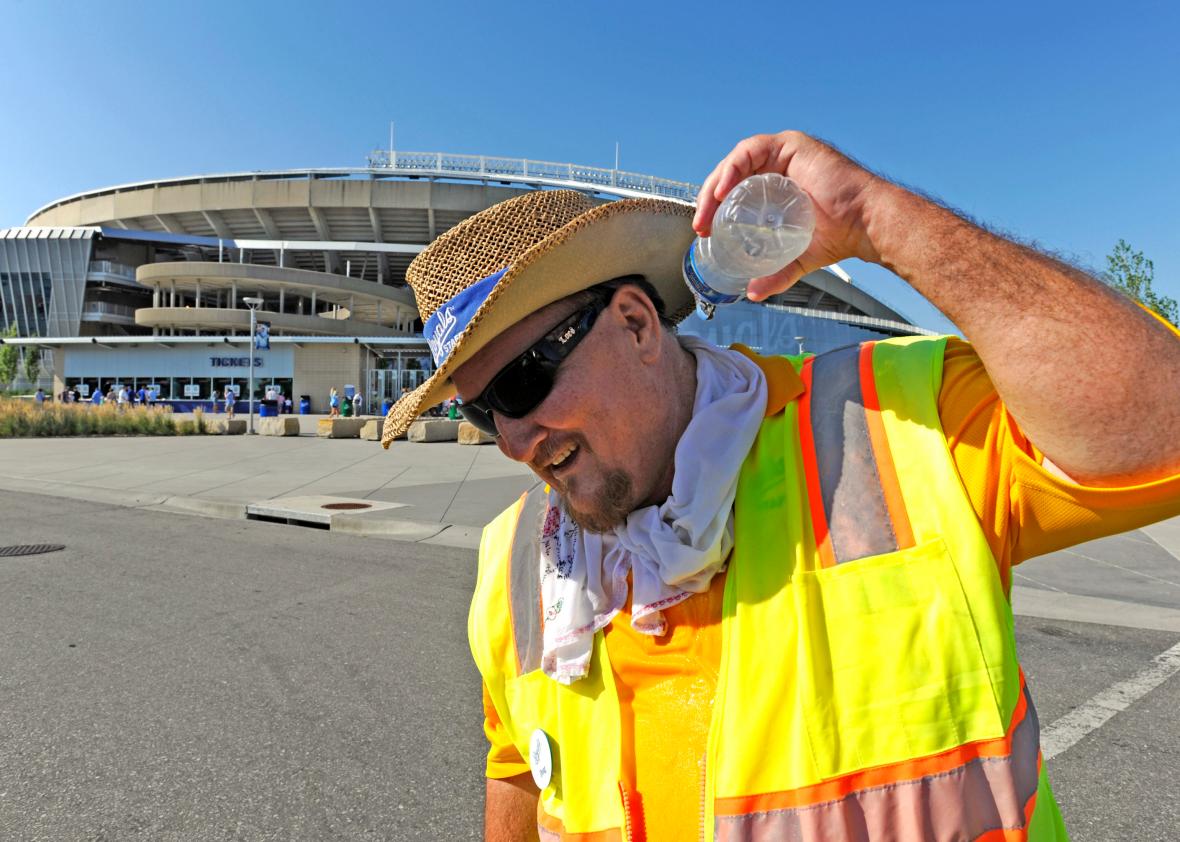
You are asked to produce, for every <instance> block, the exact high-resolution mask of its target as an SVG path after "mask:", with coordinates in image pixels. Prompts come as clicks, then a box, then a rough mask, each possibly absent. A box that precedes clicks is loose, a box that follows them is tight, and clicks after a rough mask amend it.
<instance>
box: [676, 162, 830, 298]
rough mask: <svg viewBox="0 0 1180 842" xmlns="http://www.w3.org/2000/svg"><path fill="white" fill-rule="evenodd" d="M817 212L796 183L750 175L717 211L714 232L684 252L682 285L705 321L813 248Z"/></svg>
mask: <svg viewBox="0 0 1180 842" xmlns="http://www.w3.org/2000/svg"><path fill="white" fill-rule="evenodd" d="M814 231H815V208H814V207H812V204H811V199H810V197H809V196H808V195H807V194H806V193H805V192H803V188H801V187H800V186H799V185H798V184H796V183H795V182H794V181H792V180H791V179H789V178H787V177H786V176H782V175H779V174H778V173H763V174H761V175H752V176H750V177H749V178H747V179H746V180H745V181H743V182H742V183H741V184H739V185H738V186H737V187H735V188H733V190H731V191H729V195H728V196H726V197H725V201H723V202H722V203H721V207H719V208H717V213H716V214H714V215H713V232H712V234H711V235H710V236H708V237H697V238H696V239H695V240H693V242H692V245H691V246H689V247H688V251H687V252H685V254H684V281H685V283H687V284H688V288H689V289H690V290H692V294H693V296H694V297H695V298H696V300H697V312H699V313H700V314H701V316H702V317H703V318H706V319H710V318H712V317H713V311H714V310H715V309H716V308H717V307H718V306H719V305H723V304H732V303H733V302H735V301H737V300H739V299H740V298H742V296H744V295H745V293H746V287H748V286H749V285H750V281H751V280H752V279H754V278H760V277H762V276H763V275H770V274H772V273H774V272H777V271H778V270H779V269H782V268H783V267H784V266H786V265H787V264H788V263H790V262H791V261H792V260H794V259H795V258H797V257H798V256H799V255H801V254H803V252H805V251H807V246H808V245H810V244H811V235H812V233H813V232H814Z"/></svg>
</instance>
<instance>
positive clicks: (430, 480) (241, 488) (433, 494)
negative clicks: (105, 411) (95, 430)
mask: <svg viewBox="0 0 1180 842" xmlns="http://www.w3.org/2000/svg"><path fill="white" fill-rule="evenodd" d="M313 429H314V426H313ZM535 481H536V480H535V479H534V478H533V477H532V474H531V473H530V472H529V471H528V469H527V468H525V467H524V466H523V465H520V464H517V463H515V462H512V461H511V460H509V459H507V458H505V457H504V456H503V455H502V454H501V453H500V451H499V450H498V449H497V448H496V447H495V446H494V445H458V444H455V443H451V442H440V443H431V444H415V443H409V442H405V441H398V442H394V444H393V446H392V447H390V449H389V450H388V451H385V450H382V449H381V446H380V445H379V444H378V443H377V442H369V441H361V440H359V439H320V438H314V437H304V436H300V437H298V438H272V437H269V436H191V437H179V436H178V437H173V436H169V437H160V438H152V437H127V438H123V437H108V438H60V439H5V440H0V488H4V489H7V490H11V491H26V492H32V493H37V494H49V495H55V496H62V497H70V498H74V499H82V500H91V501H98V502H108V503H111V504H113V505H122V506H137V507H146V508H161V509H167V510H172V511H181V512H189V513H192V514H202V515H207V516H211V517H236V518H242V517H246V516H247V515H248V514H253V513H252V512H251V511H250V510H251V509H257V510H258V511H259V512H265V513H266V514H259V515H258V516H259V517H260V518H263V519H270V520H276V519H277V520H282V519H284V518H283V515H282V510H283V509H284V508H289V509H290V511H291V515H290V521H291V522H310V517H308V518H305V517H303V516H302V513H305V512H307V511H308V510H309V509H318V510H319V511H320V512H321V513H322V514H323V513H326V514H328V515H330V524H331V528H332V529H333V530H339V531H343V532H348V533H350V534H356V535H369V536H373V537H381V536H384V537H394V538H401V539H404V540H422V541H427V542H430V543H440V544H448V545H451V546H461V547H476V546H478V541H479V532H480V529H481V528H482V527H483V525H484V524H486V523H487V522H488V521H489V520H491V519H492V518H493V517H495V516H496V515H497V514H498V513H499V512H500V511H502V510H503V509H504V508H505V507H506V506H508V505H509V504H510V503H511V502H512V501H513V500H515V499H516V498H517V497H518V496H519V495H520V494H521V493H522V492H523V491H524V490H526V489H527V488H528V487H529V486H531V485H532V484H533V483H534V482H535ZM309 498H310V499H309ZM288 503H290V505H289V506H288ZM337 504H340V505H339V506H338V507H336V508H333V509H322V506H323V505H334V506H335V505H337ZM382 504H386V505H382ZM361 506H366V507H367V508H359V507H361Z"/></svg>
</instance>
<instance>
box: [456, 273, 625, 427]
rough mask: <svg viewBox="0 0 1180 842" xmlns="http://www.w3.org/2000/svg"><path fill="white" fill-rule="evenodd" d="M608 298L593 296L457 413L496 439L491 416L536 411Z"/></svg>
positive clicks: (519, 414)
mask: <svg viewBox="0 0 1180 842" xmlns="http://www.w3.org/2000/svg"><path fill="white" fill-rule="evenodd" d="M612 293H613V290H612ZM610 298H611V296H610V295H606V296H603V295H599V294H595V297H594V301H593V302H592V303H590V304H587V305H586V306H585V307H583V308H582V309H581V310H578V311H577V312H575V313H574V314H573V315H571V316H569V317H568V318H566V319H564V320H563V321H562V322H561V323H560V324H558V325H557V327H555V328H553V330H551V331H549V332H548V333H546V334H545V335H544V336H542V337H541V338H540V339H539V340H537V342H536V343H535V344H534V345H533V346H532V347H531V348H529V349H528V350H527V351H525V352H524V353H523V354H521V355H520V356H519V357H517V358H516V359H514V360H512V361H511V362H510V363H508V365H506V366H504V367H503V368H502V369H500V370H499V371H498V372H497V373H496V376H495V377H493V378H492V379H491V382H489V383H488V385H487V388H485V389H484V390H483V393H482V394H480V395H479V396H478V397H475V398H472V399H471V400H469V401H463V402H462V403H461V404H460V405H459V412H460V413H462V415H463V417H464V418H466V419H467V420H468V421H470V422H471V423H472V424H474V425H475V426H476V427H477V428H479V429H480V430H482V431H483V432H485V433H487V434H488V435H489V436H498V435H500V432H499V430H497V429H496V421H495V419H494V418H493V417H492V413H499V414H500V415H504V416H506V417H508V418H523V417H524V416H526V415H528V414H529V413H530V412H532V411H533V410H534V409H536V408H537V407H538V406H539V405H540V404H541V401H543V400H545V398H547V397H549V392H550V391H552V389H553V383H554V381H555V380H556V379H557V369H558V368H560V367H561V364H562V362H564V360H565V358H566V357H568V356H569V355H570V354H571V353H572V352H573V350H574V348H576V347H578V343H579V342H581V341H582V340H583V339H584V338H585V337H586V334H588V333H589V332H590V329H591V328H592V327H594V321H595V320H596V319H597V318H598V314H599V313H601V312H602V311H603V310H605V309H606V307H607V305H608V304H610Z"/></svg>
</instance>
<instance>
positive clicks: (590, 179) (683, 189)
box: [368, 149, 700, 202]
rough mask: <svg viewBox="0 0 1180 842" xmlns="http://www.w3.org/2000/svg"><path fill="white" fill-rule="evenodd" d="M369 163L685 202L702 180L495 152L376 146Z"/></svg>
mask: <svg viewBox="0 0 1180 842" xmlns="http://www.w3.org/2000/svg"><path fill="white" fill-rule="evenodd" d="M368 162H369V167H370V168H372V169H386V170H392V171H393V172H399V173H409V174H414V175H416V174H423V175H426V174H429V175H437V176H444V177H445V176H448V175H450V176H457V177H460V178H471V177H473V176H474V177H486V178H491V179H495V178H514V179H516V178H518V179H522V180H525V181H568V182H573V183H577V184H586V185H591V186H595V187H603V188H606V189H608V190H609V189H611V188H616V189H619V188H621V189H625V190H634V191H638V192H641V193H650V194H651V195H653V196H660V197H663V198H666V199H679V200H680V201H683V202H693V201H696V197H697V192H698V191H699V190H700V185H699V184H691V183H689V182H687V181H671V180H670V179H666V178H656V177H655V176H653V175H643V174H642V173H634V172H625V171H623V170H613V169H606V168H604V167H586V166H582V165H580V164H559V163H555V162H553V161H532V160H529V159H527V158H500V157H496V156H493V155H452V154H449V153H446V152H398V151H396V150H395V151H393V152H389V151H386V150H383V149H376V150H374V151H373V152H371V153H369V156H368Z"/></svg>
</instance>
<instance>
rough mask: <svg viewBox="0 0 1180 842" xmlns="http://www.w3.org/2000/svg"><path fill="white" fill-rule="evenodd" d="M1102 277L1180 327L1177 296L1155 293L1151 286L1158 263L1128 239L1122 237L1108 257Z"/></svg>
mask: <svg viewBox="0 0 1180 842" xmlns="http://www.w3.org/2000/svg"><path fill="white" fill-rule="evenodd" d="M1102 278H1103V280H1105V281H1106V282H1107V283H1108V284H1110V285H1111V286H1112V287H1114V288H1115V289H1117V290H1121V291H1122V292H1124V293H1126V294H1127V295H1129V296H1131V297H1132V298H1134V299H1135V300H1136V301H1138V302H1139V303H1140V304H1142V305H1143V306H1144V307H1147V308H1148V309H1150V310H1152V311H1153V312H1155V313H1156V314H1157V315H1160V316H1163V317H1164V318H1165V319H1167V320H1168V321H1169V322H1171V323H1172V324H1174V325H1177V326H1180V312H1178V311H1177V305H1176V299H1174V298H1168V296H1166V295H1160V294H1157V293H1156V291H1155V290H1154V289H1153V288H1152V282H1153V281H1155V266H1154V265H1153V264H1152V262H1151V261H1150V260H1148V259H1147V258H1146V257H1144V256H1143V252H1141V251H1134V250H1133V249H1132V248H1131V246H1130V244H1129V243H1128V242H1127V241H1126V240H1119V241H1118V243H1117V244H1116V245H1115V247H1114V251H1113V252H1111V253H1110V254H1108V255H1107V256H1106V271H1105V272H1103V273H1102Z"/></svg>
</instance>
